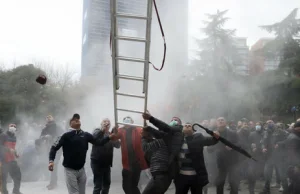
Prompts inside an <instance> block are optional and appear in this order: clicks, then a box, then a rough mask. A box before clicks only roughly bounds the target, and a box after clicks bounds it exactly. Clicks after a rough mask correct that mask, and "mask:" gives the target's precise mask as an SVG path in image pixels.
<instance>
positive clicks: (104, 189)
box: [91, 118, 120, 194]
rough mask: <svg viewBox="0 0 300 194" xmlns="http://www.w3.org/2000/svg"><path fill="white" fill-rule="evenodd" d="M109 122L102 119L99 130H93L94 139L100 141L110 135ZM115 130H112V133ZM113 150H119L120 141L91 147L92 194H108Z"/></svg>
mask: <svg viewBox="0 0 300 194" xmlns="http://www.w3.org/2000/svg"><path fill="white" fill-rule="evenodd" d="M109 129H110V120H109V119H107V118H106V119H104V120H103V121H102V122H101V128H97V129H95V130H94V133H93V136H94V138H95V139H99V138H100V139H102V138H105V137H108V136H109V135H110V132H109ZM114 129H116V128H113V131H114ZM114 148H120V141H109V142H108V143H106V144H105V145H104V146H96V145H93V148H92V153H91V167H92V170H93V174H94V191H93V194H100V193H101V194H108V192H109V188H110V183H111V170H110V168H111V167H112V164H113V153H114Z"/></svg>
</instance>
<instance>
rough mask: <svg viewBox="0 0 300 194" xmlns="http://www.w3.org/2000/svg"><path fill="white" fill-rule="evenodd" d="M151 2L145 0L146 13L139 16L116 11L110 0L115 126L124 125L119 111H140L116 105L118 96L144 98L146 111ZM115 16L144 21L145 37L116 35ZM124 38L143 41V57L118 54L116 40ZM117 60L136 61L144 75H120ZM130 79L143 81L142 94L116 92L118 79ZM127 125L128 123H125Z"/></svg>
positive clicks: (112, 0) (113, 2) (114, 2)
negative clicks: (140, 65) (141, 65)
mask: <svg viewBox="0 0 300 194" xmlns="http://www.w3.org/2000/svg"><path fill="white" fill-rule="evenodd" d="M152 4H153V0H147V14H146V16H139V15H133V14H127V13H125V14H124V13H118V12H117V0H111V1H110V5H111V46H112V71H113V95H114V116H115V126H118V125H125V123H123V122H122V121H119V120H118V113H119V111H122V112H128V113H139V114H142V113H143V112H141V111H136V110H129V109H122V108H120V107H118V96H126V97H130V98H140V99H143V100H144V112H146V111H147V101H148V99H147V98H148V79H149V55H150V41H151V22H152ZM117 18H126V19H136V20H144V21H146V36H145V38H138V37H127V36H119V35H118V26H117V25H118V24H117ZM119 40H126V41H133V42H143V43H145V54H144V58H130V57H126V56H119V47H118V41H119ZM119 61H129V62H138V63H141V64H143V66H144V75H143V77H136V76H131V75H120V74H119ZM120 79H125V80H131V81H136V82H143V95H133V94H129V93H120V92H118V90H119V88H120V85H119V80H120ZM126 125H128V124H126ZM130 125H132V126H137V127H143V126H145V125H146V121H144V124H143V125H139V124H130Z"/></svg>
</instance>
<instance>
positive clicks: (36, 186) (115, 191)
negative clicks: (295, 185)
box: [8, 182, 280, 194]
mask: <svg viewBox="0 0 300 194" xmlns="http://www.w3.org/2000/svg"><path fill="white" fill-rule="evenodd" d="M46 185H47V182H30V183H22V186H21V192H22V193H23V194H67V190H66V186H65V184H64V183H63V182H61V183H59V185H58V187H57V188H56V189H55V190H52V191H49V190H47V188H46ZM247 186H248V185H247V184H244V183H241V185H240V187H241V190H240V192H239V194H248V193H249V192H248V190H247ZM262 187H263V183H262V182H259V183H258V184H257V188H258V189H257V190H256V193H257V194H258V193H259V191H260V189H261V188H262ZM8 188H9V191H10V192H11V189H12V184H9V185H8ZM92 190H93V189H92V187H87V189H86V194H92ZM110 193H111V194H124V192H123V190H122V184H121V182H112V185H111V188H110ZM174 193H175V189H174V186H171V188H170V189H169V190H168V192H167V193H166V194H174ZM215 193H216V192H215V188H214V187H211V188H209V190H208V194H215ZM271 193H272V194H280V192H278V189H272V191H271ZM224 194H229V191H228V190H225V193H224Z"/></svg>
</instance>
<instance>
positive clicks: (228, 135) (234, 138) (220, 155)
mask: <svg viewBox="0 0 300 194" xmlns="http://www.w3.org/2000/svg"><path fill="white" fill-rule="evenodd" d="M220 136H221V137H224V138H225V139H227V140H228V141H230V142H231V143H233V144H235V145H238V143H239V138H238V135H237V132H236V131H232V130H231V129H227V128H226V129H224V131H222V132H220ZM208 150H209V151H210V152H216V158H217V166H218V168H227V167H229V166H232V165H236V164H237V163H238V162H239V155H238V153H237V152H236V151H234V150H227V149H226V146H225V145H224V144H223V143H222V142H219V143H217V144H216V145H215V146H212V147H209V148H208Z"/></svg>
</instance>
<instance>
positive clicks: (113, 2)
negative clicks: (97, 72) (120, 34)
mask: <svg viewBox="0 0 300 194" xmlns="http://www.w3.org/2000/svg"><path fill="white" fill-rule="evenodd" d="M116 1H117V0H111V1H110V8H111V10H110V12H111V19H110V20H111V36H112V40H111V41H112V49H111V55H112V73H113V95H114V117H115V126H118V111H117V106H118V104H117V98H118V97H117V89H118V83H117V78H116V76H117V75H118V74H117V71H116V65H117V59H116V55H117V53H116V42H117V40H116V39H115V34H116V31H117V30H118V29H117V19H116V10H117V2H116Z"/></svg>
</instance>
